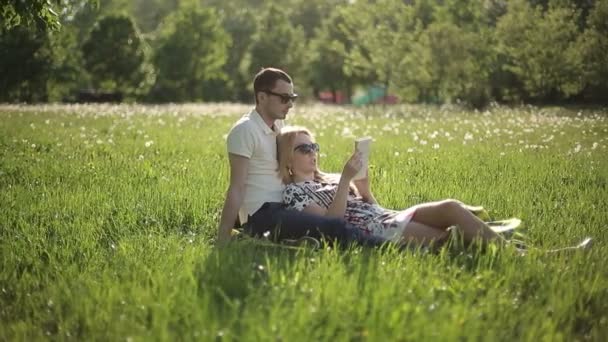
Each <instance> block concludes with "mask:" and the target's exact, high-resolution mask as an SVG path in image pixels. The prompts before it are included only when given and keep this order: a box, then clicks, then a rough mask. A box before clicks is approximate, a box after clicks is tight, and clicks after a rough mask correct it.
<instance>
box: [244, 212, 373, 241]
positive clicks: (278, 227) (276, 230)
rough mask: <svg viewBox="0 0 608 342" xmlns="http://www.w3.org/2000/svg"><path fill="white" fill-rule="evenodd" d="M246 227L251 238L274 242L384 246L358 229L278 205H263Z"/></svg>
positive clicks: (339, 221)
mask: <svg viewBox="0 0 608 342" xmlns="http://www.w3.org/2000/svg"><path fill="white" fill-rule="evenodd" d="M247 227H248V232H249V233H250V234H251V235H254V236H267V237H269V238H270V239H272V240H275V241H280V240H283V239H298V238H301V237H303V236H310V237H314V238H316V239H322V238H325V239H329V240H337V241H338V242H346V243H347V242H351V241H354V242H357V243H361V244H364V245H371V246H375V245H380V244H382V243H383V242H384V241H383V240H379V239H377V238H370V237H368V236H365V235H364V234H363V233H362V232H361V231H360V230H359V229H357V228H356V227H354V226H352V225H350V224H348V223H346V221H344V220H341V219H337V218H328V217H324V216H319V215H313V214H308V213H303V212H301V211H297V210H287V209H285V206H284V205H283V204H282V203H264V205H263V206H262V207H261V208H260V209H259V210H258V211H257V212H256V213H255V214H254V215H253V216H251V217H250V219H249V222H247Z"/></svg>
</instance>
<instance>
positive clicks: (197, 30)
mask: <svg viewBox="0 0 608 342" xmlns="http://www.w3.org/2000/svg"><path fill="white" fill-rule="evenodd" d="M163 25H164V27H163V30H162V33H161V35H160V37H159V41H158V44H157V46H158V47H157V49H156V53H155V56H154V65H155V67H156V70H157V72H158V76H157V79H156V83H155V85H154V87H153V89H152V92H151V97H152V98H153V99H154V100H155V101H202V100H213V99H217V96H220V94H217V93H215V89H214V88H215V83H214V82H227V79H226V75H225V73H224V72H223V67H224V64H225V63H226V60H227V58H228V48H229V46H230V44H231V40H230V36H228V35H227V34H226V32H225V31H224V29H223V28H222V27H221V25H220V22H219V20H218V18H217V15H216V13H215V11H214V10H213V9H204V8H198V7H189V6H186V7H183V8H181V9H180V10H179V11H178V12H176V13H174V14H173V15H171V16H170V17H168V18H167V20H166V22H165V23H164V24H163Z"/></svg>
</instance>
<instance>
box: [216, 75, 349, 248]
mask: <svg viewBox="0 0 608 342" xmlns="http://www.w3.org/2000/svg"><path fill="white" fill-rule="evenodd" d="M253 92H254V96H255V108H254V109H253V110H252V111H251V112H249V113H248V114H245V115H244V116H243V117H242V118H241V119H240V120H239V121H238V122H237V123H236V124H235V125H234V126H233V127H232V129H231V130H230V133H229V134H228V138H227V145H228V160H229V162H230V185H229V187H228V191H227V193H226V200H225V202H224V208H223V210H222V217H221V219H220V226H219V231H218V243H219V244H220V245H221V244H224V243H226V242H228V241H229V240H230V233H231V231H232V228H233V227H234V223H235V222H236V219H237V215H238V217H239V219H240V222H241V223H244V224H245V231H246V232H247V233H249V234H251V235H254V236H270V237H271V238H272V239H274V240H282V239H295V238H299V237H303V236H312V237H316V238H320V237H323V236H324V237H328V238H331V239H338V240H341V241H346V240H350V239H357V238H358V237H357V235H358V234H359V233H358V231H357V230H356V229H354V228H352V227H349V226H347V225H346V223H345V222H344V220H339V219H335V218H334V219H332V218H325V217H321V216H315V215H310V214H306V213H302V212H298V211H292V210H287V209H285V206H284V205H283V204H282V203H281V201H282V193H283V188H284V185H283V184H282V182H281V178H280V177H279V174H278V162H277V146H276V137H277V135H278V134H279V133H280V130H281V128H282V127H283V120H284V119H285V117H286V116H287V114H288V113H289V110H290V109H291V108H292V107H293V103H294V101H295V100H296V99H297V95H296V94H294V87H293V82H292V80H291V77H290V76H289V75H288V74H287V73H285V72H284V71H282V70H279V69H275V68H264V69H262V70H261V71H260V72H259V73H258V74H257V75H256V76H255V78H254V81H253Z"/></svg>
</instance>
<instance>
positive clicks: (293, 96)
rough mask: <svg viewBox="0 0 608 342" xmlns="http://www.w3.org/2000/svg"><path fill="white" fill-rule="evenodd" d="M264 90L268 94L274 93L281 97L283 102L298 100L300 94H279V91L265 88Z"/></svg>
mask: <svg viewBox="0 0 608 342" xmlns="http://www.w3.org/2000/svg"><path fill="white" fill-rule="evenodd" d="M263 92H265V93H266V94H270V95H274V96H278V97H280V98H281V103H287V102H289V101H290V100H291V102H296V100H297V98H298V94H291V95H290V94H279V93H275V92H273V91H270V90H263Z"/></svg>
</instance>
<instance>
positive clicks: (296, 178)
mask: <svg viewBox="0 0 608 342" xmlns="http://www.w3.org/2000/svg"><path fill="white" fill-rule="evenodd" d="M313 180H315V173H314V172H312V173H294V174H293V182H294V183H300V182H306V181H313Z"/></svg>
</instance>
